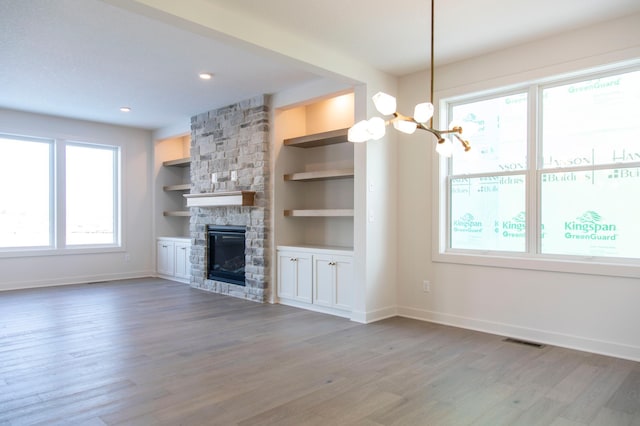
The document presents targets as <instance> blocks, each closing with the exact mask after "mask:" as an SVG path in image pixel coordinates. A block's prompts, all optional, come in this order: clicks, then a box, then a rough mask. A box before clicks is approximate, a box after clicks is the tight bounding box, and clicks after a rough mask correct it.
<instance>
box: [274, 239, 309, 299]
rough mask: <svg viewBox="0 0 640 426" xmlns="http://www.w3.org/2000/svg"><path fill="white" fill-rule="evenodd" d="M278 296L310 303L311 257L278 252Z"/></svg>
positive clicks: (303, 254) (295, 253)
mask: <svg viewBox="0 0 640 426" xmlns="http://www.w3.org/2000/svg"><path fill="white" fill-rule="evenodd" d="M278 297H282V298H285V299H292V300H298V301H300V302H305V303H311V257H310V256H309V255H307V254H306V253H297V252H285V251H282V252H278Z"/></svg>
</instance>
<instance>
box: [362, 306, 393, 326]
mask: <svg viewBox="0 0 640 426" xmlns="http://www.w3.org/2000/svg"><path fill="white" fill-rule="evenodd" d="M395 316H398V310H397V308H396V307H395V306H387V307H385V308H380V309H376V310H375V311H368V312H362V311H352V312H351V321H355V322H359V323H362V324H369V323H372V322H376V321H381V320H383V319H387V318H393V317H395Z"/></svg>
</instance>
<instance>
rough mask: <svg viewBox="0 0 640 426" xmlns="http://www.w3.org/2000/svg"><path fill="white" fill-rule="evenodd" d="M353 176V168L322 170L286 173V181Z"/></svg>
mask: <svg viewBox="0 0 640 426" xmlns="http://www.w3.org/2000/svg"><path fill="white" fill-rule="evenodd" d="M350 177H353V169H335V170H321V171H317V172H300V173H289V174H286V175H284V180H286V181H314V180H330V179H343V178H350Z"/></svg>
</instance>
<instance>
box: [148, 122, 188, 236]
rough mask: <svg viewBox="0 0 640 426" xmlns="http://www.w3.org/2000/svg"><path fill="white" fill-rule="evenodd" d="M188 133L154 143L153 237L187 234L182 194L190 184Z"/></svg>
mask: <svg viewBox="0 0 640 426" xmlns="http://www.w3.org/2000/svg"><path fill="white" fill-rule="evenodd" d="M190 141H191V136H190V135H189V134H186V135H179V136H175V137H170V138H166V139H161V140H157V141H155V143H154V180H153V181H154V183H155V186H154V187H155V190H154V210H155V215H154V216H155V218H156V224H155V225H156V237H187V236H189V210H188V209H187V207H186V201H185V199H184V197H183V194H185V193H188V192H189V189H190V187H191V176H190V168H189V165H190V149H191V147H190Z"/></svg>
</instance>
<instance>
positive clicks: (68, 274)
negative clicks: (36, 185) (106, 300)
mask: <svg viewBox="0 0 640 426" xmlns="http://www.w3.org/2000/svg"><path fill="white" fill-rule="evenodd" d="M0 132H4V133H12V134H19V135H27V136H40V137H48V138H60V139H63V138H64V139H71V140H76V141H84V142H94V143H102V144H113V145H119V146H120V147H121V153H122V237H123V247H122V250H119V251H116V252H110V253H94V254H90V253H87V254H65V255H46V256H25V257H0V290H7V289H17V288H27V287H39V286H48V285H60V284H73V283H82V282H95V281H103V280H113V279H124V278H134V277H142V276H151V275H153V269H154V261H153V256H152V253H153V250H152V244H153V240H152V233H151V213H152V212H151V183H150V177H151V172H150V170H151V169H150V167H151V146H152V142H151V133H150V132H149V131H146V130H139V129H133V128H126V127H118V126H111V125H105V124H99V123H91V122H86V121H78V120H71V119H66V118H59V117H51V116H45V115H38V114H30V113H24V112H18V111H11V110H4V109H0ZM25 167H26V168H28V167H29V161H28V159H25ZM19 182H20V180H19V177H18V176H17V177H16V184H19ZM125 255H128V256H129V260H128V261H126V260H125Z"/></svg>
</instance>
